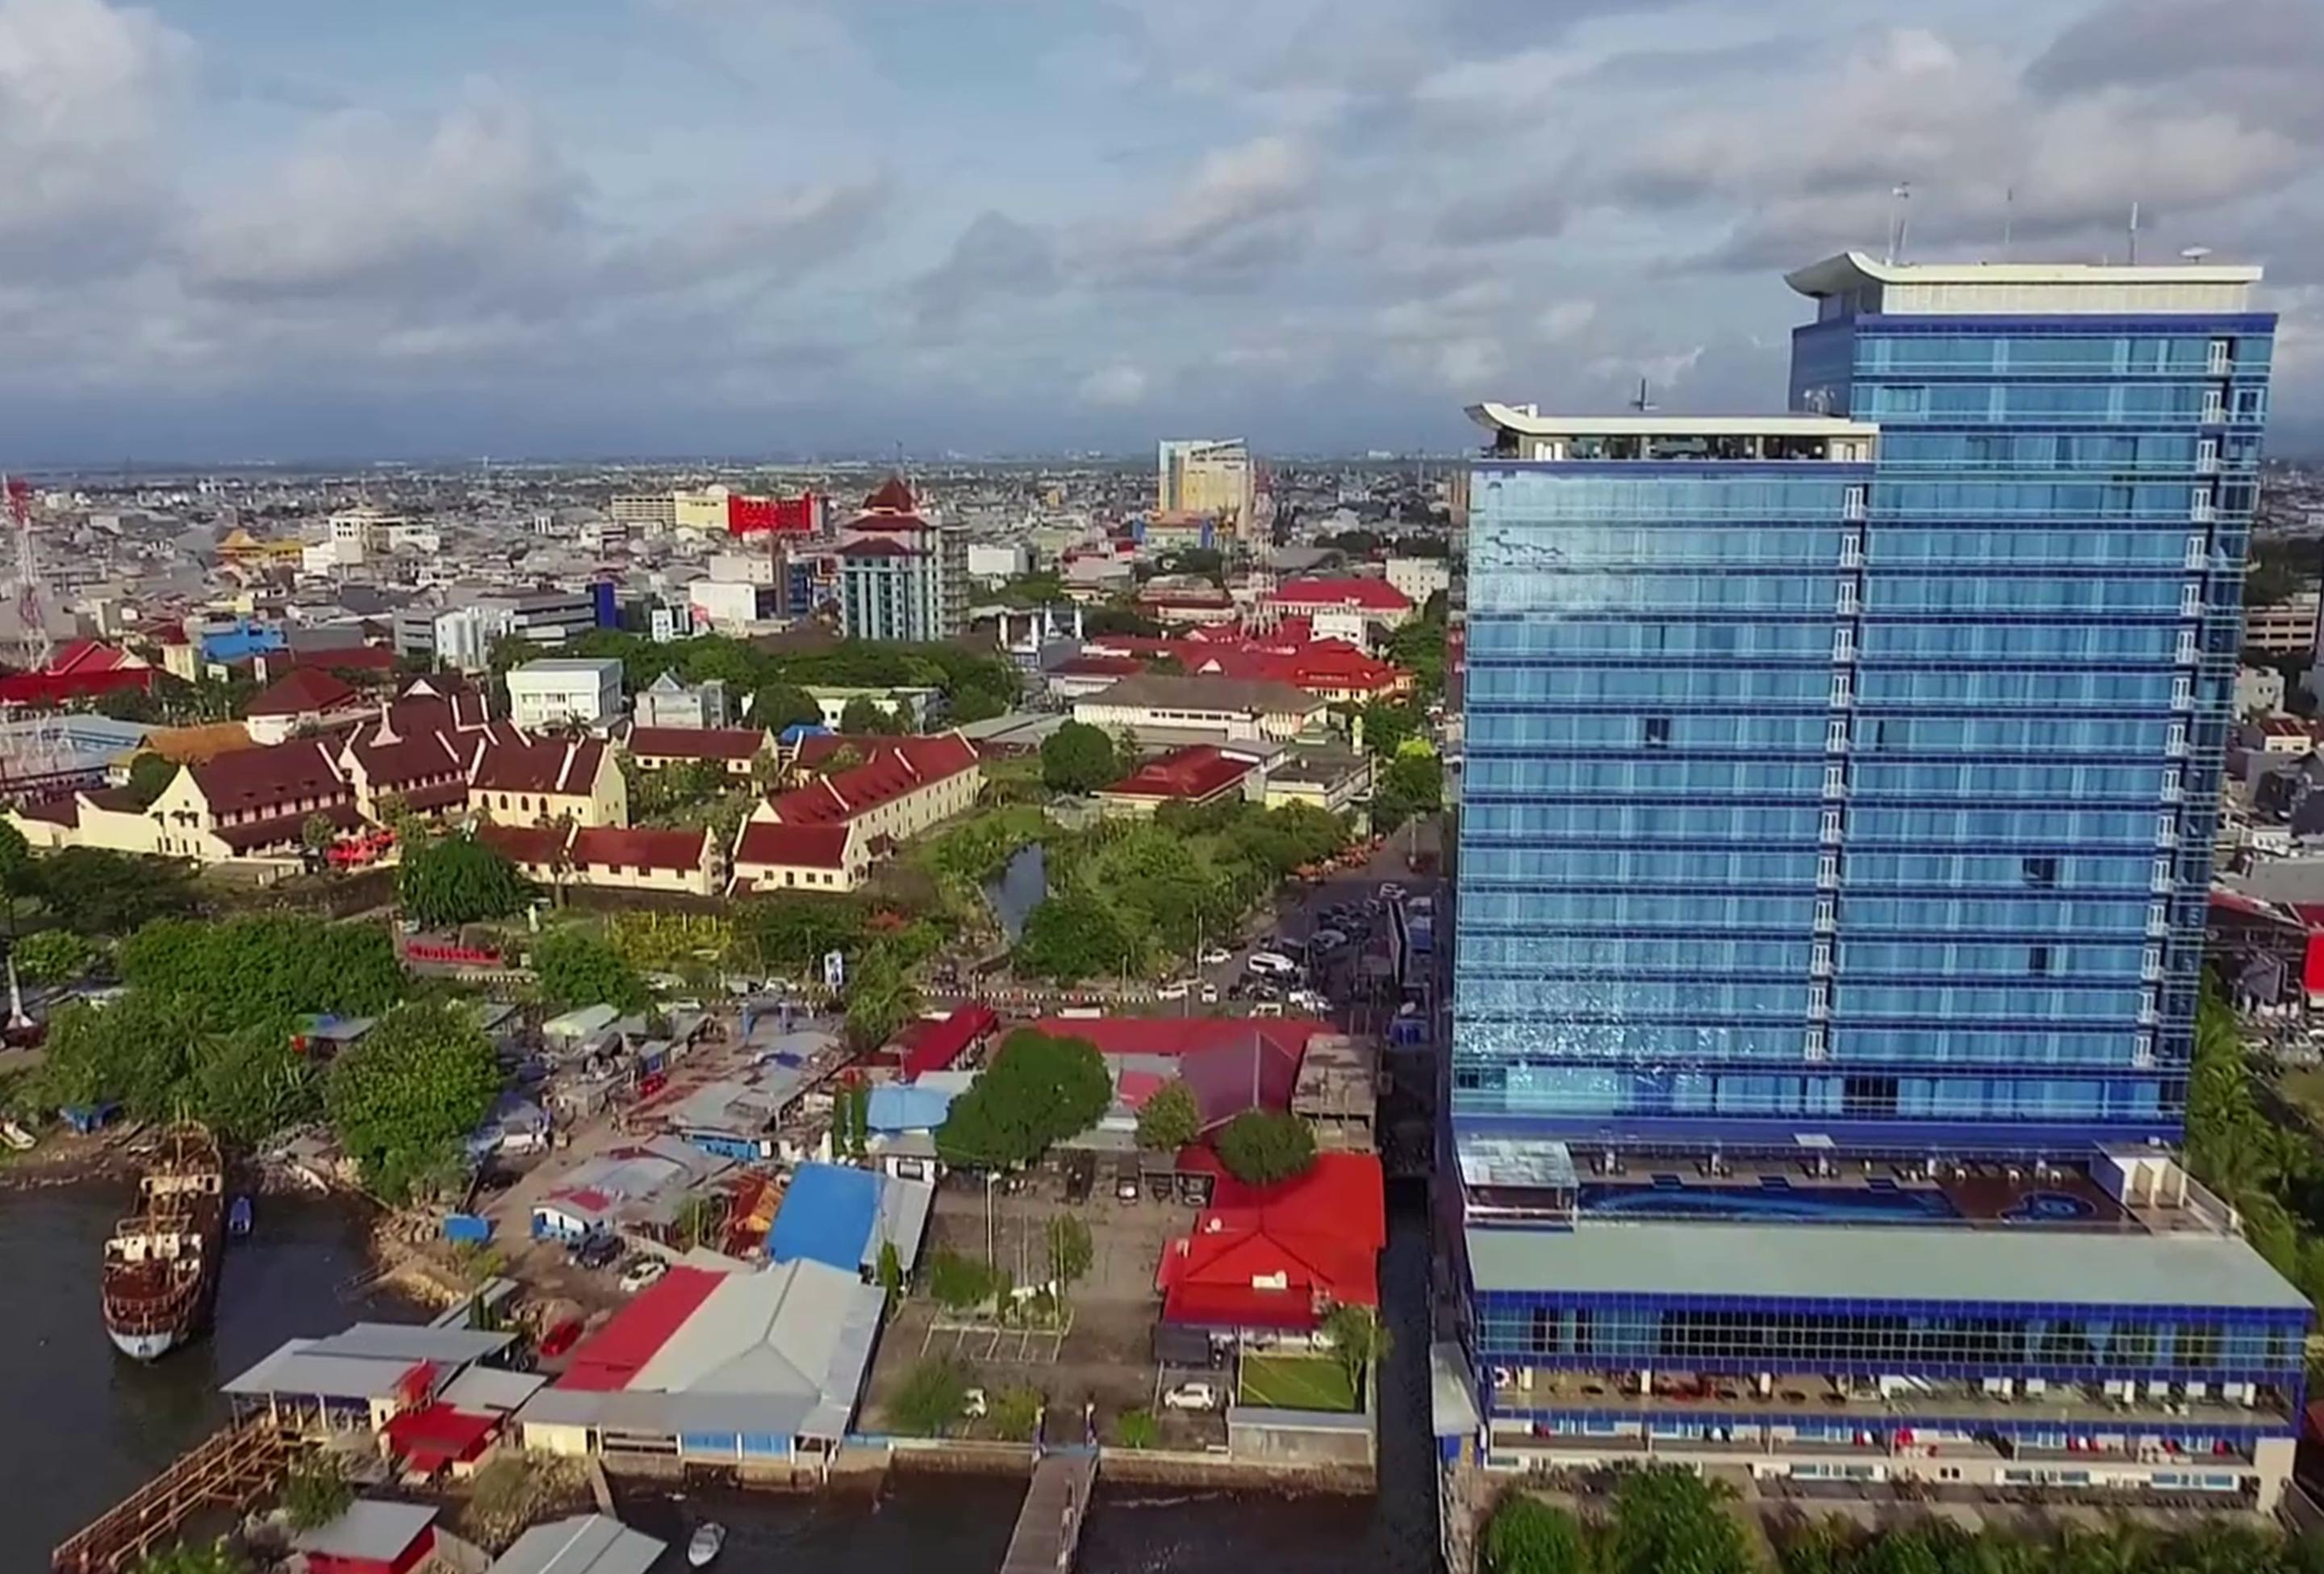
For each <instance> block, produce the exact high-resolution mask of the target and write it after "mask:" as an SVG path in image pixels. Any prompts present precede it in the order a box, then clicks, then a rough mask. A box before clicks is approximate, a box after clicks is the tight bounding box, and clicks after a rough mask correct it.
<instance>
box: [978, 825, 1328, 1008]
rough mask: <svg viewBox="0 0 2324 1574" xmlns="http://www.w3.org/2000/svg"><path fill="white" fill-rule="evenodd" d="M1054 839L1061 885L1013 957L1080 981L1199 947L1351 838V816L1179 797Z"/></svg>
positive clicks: (1025, 967)
mask: <svg viewBox="0 0 2324 1574" xmlns="http://www.w3.org/2000/svg"><path fill="white" fill-rule="evenodd" d="M1045 840H1046V843H1047V848H1048V873H1049V890H1050V894H1049V896H1048V897H1047V898H1046V899H1045V900H1043V901H1042V902H1040V903H1037V904H1036V905H1035V906H1034V908H1033V910H1032V912H1029V913H1028V914H1027V915H1026V919H1025V931H1024V933H1023V935H1022V936H1020V937H1019V940H1018V944H1017V949H1016V951H1015V953H1014V956H1013V958H1012V961H1013V964H1014V966H1015V967H1016V968H1017V969H1018V970H1019V972H1021V973H1025V974H1028V975H1030V976H1033V977H1042V978H1053V979H1056V981H1057V982H1059V983H1065V984H1070V983H1074V982H1077V981H1078V980H1081V979H1084V978H1097V977H1107V976H1110V975H1113V974H1118V973H1127V974H1129V975H1130V976H1131V977H1148V976H1150V975H1151V974H1152V973H1153V971H1154V970H1155V969H1157V968H1159V967H1161V966H1163V965H1164V964H1165V963H1167V962H1169V961H1170V960H1172V959H1173V958H1184V957H1186V956H1188V955H1190V954H1192V953H1193V951H1194V949H1195V948H1196V942H1197V941H1198V940H1202V939H1204V938H1214V937H1217V936H1221V935H1224V934H1226V933H1228V932H1229V931H1231V929H1232V927H1233V926H1234V924H1235V923H1236V922H1237V921H1239V920H1240V918H1241V917H1242V915H1243V914H1244V913H1245V912H1248V911H1249V910H1250V906H1251V904H1252V903H1256V902H1258V901H1259V900H1260V899H1261V898H1263V897H1264V896H1266V895H1267V893H1268V892H1270V891H1272V890H1273V889H1274V888H1275V886H1276V884H1277V883H1278V882H1279V881H1281V880H1282V879H1284V878H1285V877H1286V876H1287V875H1290V874H1291V873H1293V872H1294V871H1295V870H1297V869H1300V868H1302V867H1305V866H1308V865H1310V864H1314V863H1318V862H1320V861H1322V860H1323V859H1325V858H1328V857H1330V856H1333V854H1334V853H1337V852H1339V851H1340V850H1341V849H1342V848H1343V847H1346V846H1347V844H1348V828H1347V825H1346V823H1345V822H1344V821H1342V819H1340V818H1339V817H1338V816H1336V815H1333V814H1327V813H1325V812H1324V811H1323V810H1320V809H1316V808H1314V806H1313V805H1310V804H1304V803H1297V804H1289V805H1286V806H1285V807H1284V808H1281V809H1267V810H1263V809H1260V808H1259V807H1258V806H1257V805H1255V804H1250V803H1244V802H1241V801H1235V802H1231V803H1224V804H1216V805H1213V806H1211V807H1209V808H1205V809H1200V810H1181V809H1180V808H1179V806H1177V805H1170V806H1167V807H1166V808H1165V809H1164V810H1163V811H1162V812H1161V813H1160V814H1159V815H1157V817H1156V818H1155V819H1152V820H1150V821H1132V820H1109V821H1106V822H1103V823H1102V824H1100V825H1098V826H1096V827H1094V828H1093V829H1090V830H1088V831H1084V832H1077V833H1064V832H1053V833H1051V834H1050V835H1048V836H1047V838H1045Z"/></svg>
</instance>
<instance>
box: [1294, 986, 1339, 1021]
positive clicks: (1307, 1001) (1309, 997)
mask: <svg viewBox="0 0 2324 1574" xmlns="http://www.w3.org/2000/svg"><path fill="white" fill-rule="evenodd" d="M1284 1004H1285V1005H1288V1006H1289V1007H1291V1009H1292V1010H1294V1011H1305V1012H1309V1013H1312V1014H1314V1015H1317V1016H1322V1015H1323V1014H1325V1013H1327V1012H1329V1011H1330V1010H1331V1009H1332V1003H1331V1001H1330V1000H1329V999H1327V998H1326V997H1325V996H1323V995H1318V994H1317V993H1316V992H1315V991H1314V990H1313V989H1294V990H1293V991H1292V992H1291V993H1290V994H1289V995H1286V996H1284Z"/></svg>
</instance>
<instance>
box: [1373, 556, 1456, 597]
mask: <svg viewBox="0 0 2324 1574" xmlns="http://www.w3.org/2000/svg"><path fill="white" fill-rule="evenodd" d="M1388 583H1389V584H1391V585H1393V586H1395V587H1396V588H1397V589H1399V590H1401V591H1403V592H1404V593H1405V596H1406V597H1407V598H1408V599H1410V601H1411V602H1412V604H1413V605H1414V606H1427V605H1428V598H1429V597H1431V596H1434V595H1435V594H1436V593H1437V592H1438V591H1439V590H1450V589H1452V562H1451V561H1450V560H1447V559H1444V558H1390V559H1389V560H1388Z"/></svg>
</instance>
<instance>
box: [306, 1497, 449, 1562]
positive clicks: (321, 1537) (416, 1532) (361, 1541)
mask: <svg viewBox="0 0 2324 1574" xmlns="http://www.w3.org/2000/svg"><path fill="white" fill-rule="evenodd" d="M436 1514H437V1510H436V1509H435V1508H433V1507H431V1506H429V1505H426V1504H419V1503H381V1502H379V1501H377V1500H376V1499H374V1498H369V1497H358V1498H357V1499H355V1501H354V1502H353V1503H351V1504H349V1505H347V1509H346V1513H345V1514H341V1515H339V1517H338V1518H337V1519H335V1520H333V1521H332V1522H331V1523H328V1524H326V1525H317V1526H316V1527H315V1528H314V1529H313V1530H310V1531H301V1532H300V1533H299V1537H298V1539H297V1540H296V1541H294V1542H291V1545H292V1546H293V1547H295V1548H297V1549H298V1550H299V1551H302V1552H306V1553H309V1554H310V1555H311V1554H318V1553H319V1554H321V1555H322V1556H325V1557H331V1558H348V1559H357V1560H363V1561H365V1562H377V1563H392V1562H394V1561H395V1560H397V1559H398V1558H401V1556H402V1555H403V1550H404V1549H405V1548H406V1547H409V1546H410V1545H411V1543H412V1542H415V1541H417V1540H418V1539H419V1538H420V1534H421V1533H422V1532H425V1531H426V1530H427V1529H428V1527H429V1525H431V1524H433V1523H435V1521H436Z"/></svg>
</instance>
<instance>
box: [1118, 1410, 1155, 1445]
mask: <svg viewBox="0 0 2324 1574" xmlns="http://www.w3.org/2000/svg"><path fill="white" fill-rule="evenodd" d="M1160 1437H1161V1429H1160V1428H1159V1427H1157V1426H1156V1425H1155V1424H1154V1412H1152V1411H1150V1410H1125V1411H1123V1412H1121V1413H1120V1415H1118V1416H1115V1417H1114V1418H1113V1440H1114V1441H1115V1442H1116V1443H1118V1444H1120V1446H1121V1447H1123V1448H1125V1449H1150V1448H1152V1447H1153V1446H1154V1445H1155V1443H1156V1442H1157V1440H1159V1439H1160Z"/></svg>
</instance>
